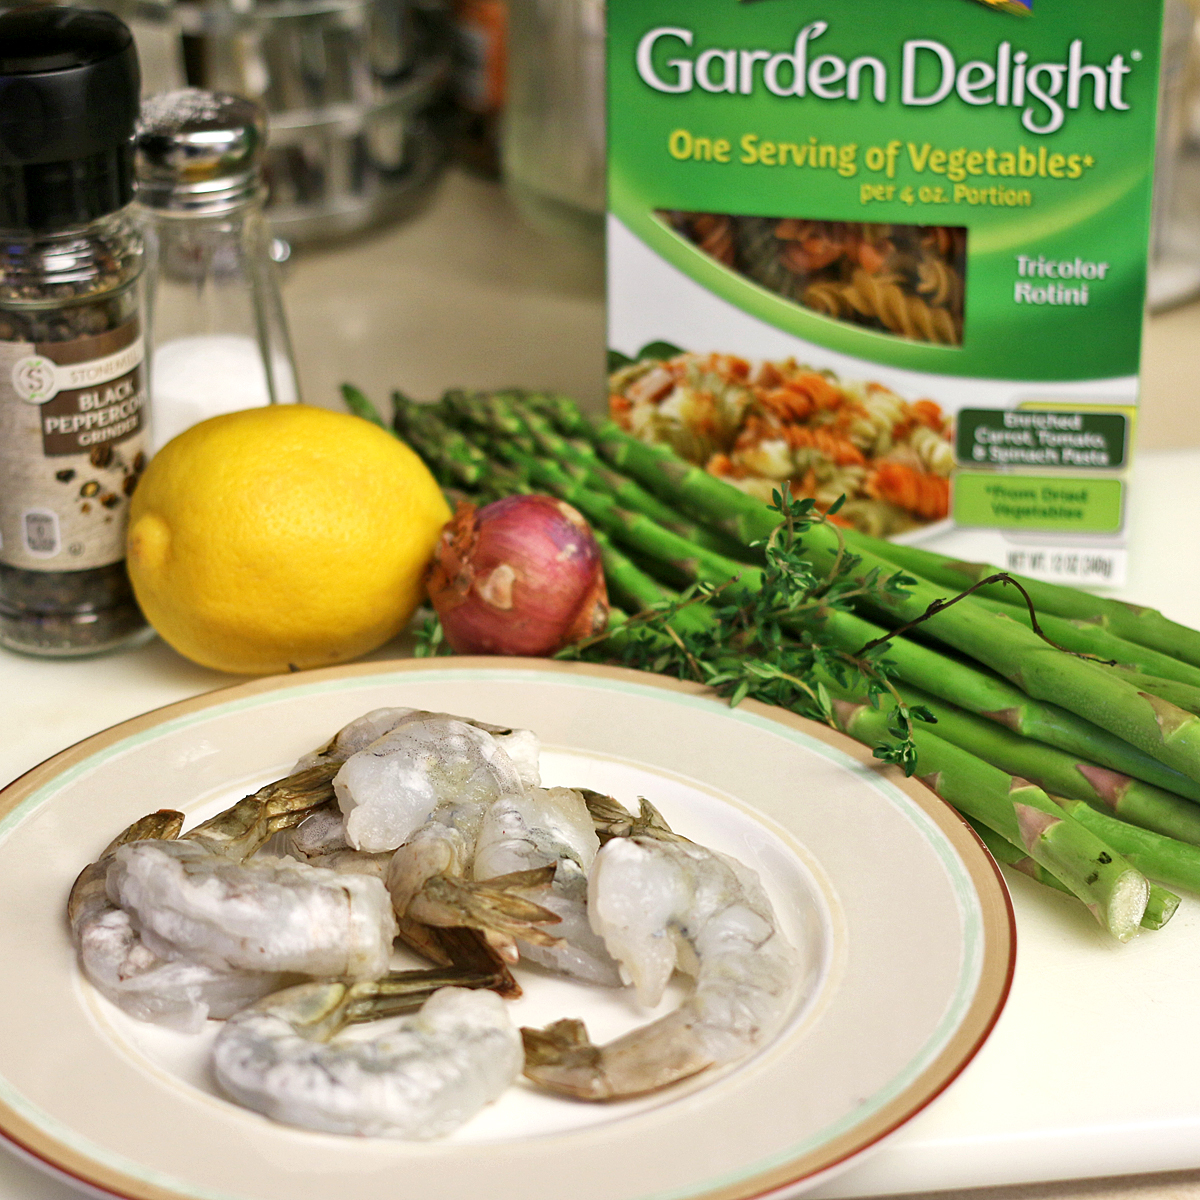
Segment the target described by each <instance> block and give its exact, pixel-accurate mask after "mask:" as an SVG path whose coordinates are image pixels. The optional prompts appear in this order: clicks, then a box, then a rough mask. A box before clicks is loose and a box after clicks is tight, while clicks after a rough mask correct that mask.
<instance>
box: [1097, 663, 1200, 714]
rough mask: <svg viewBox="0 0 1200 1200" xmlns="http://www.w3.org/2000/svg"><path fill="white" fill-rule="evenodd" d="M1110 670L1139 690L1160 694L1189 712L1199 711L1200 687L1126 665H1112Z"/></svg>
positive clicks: (1153, 694)
mask: <svg viewBox="0 0 1200 1200" xmlns="http://www.w3.org/2000/svg"><path fill="white" fill-rule="evenodd" d="M1111 670H1112V671H1113V672H1114V673H1115V674H1116V675H1118V676H1119V677H1120V678H1122V679H1124V680H1125V681H1126V682H1127V683H1132V684H1133V685H1134V687H1136V688H1137V689H1138V690H1139V691H1142V692H1149V693H1150V694H1151V695H1152V696H1160V697H1161V698H1162V699H1163V700H1169V701H1170V702H1171V703H1172V704H1174V705H1176V706H1177V707H1179V708H1185V709H1187V711H1188V712H1190V713H1200V687H1193V686H1192V685H1191V684H1190V683H1177V682H1176V681H1175V680H1174V679H1163V678H1161V677H1160V676H1158V675H1147V674H1145V673H1144V672H1142V671H1134V670H1130V669H1129V668H1127V667H1113V668H1111Z"/></svg>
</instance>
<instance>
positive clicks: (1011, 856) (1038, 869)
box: [967, 818, 1179, 929]
mask: <svg viewBox="0 0 1200 1200" xmlns="http://www.w3.org/2000/svg"><path fill="white" fill-rule="evenodd" d="M967 823H968V824H969V825H970V826H971V828H972V829H974V830H975V832H976V833H977V834H978V835H979V840H980V841H981V842H983V844H984V845H985V846H986V847H987V848H988V852H989V853H990V854H991V856H992V857H993V858H994V859H995V860H996V861H997V862H999V863H1004V864H1005V866H1009V867H1012V868H1013V870H1015V871H1020V872H1021V874H1022V875H1028V876H1029V878H1030V879H1033V880H1035V881H1036V882H1038V883H1040V884H1043V885H1044V886H1046V887H1049V888H1054V890H1055V891H1058V892H1065V893H1066V894H1067V895H1068V896H1069V895H1071V889H1070V888H1069V887H1067V885H1066V884H1065V883H1063V882H1062V881H1061V880H1059V879H1056V878H1055V877H1054V876H1053V875H1052V874H1051V873H1050V872H1049V871H1048V870H1046V868H1045V867H1042V866H1039V865H1038V864H1037V863H1036V862H1034V860H1033V859H1032V858H1030V857H1029V855H1028V854H1026V853H1025V851H1024V850H1022V849H1021V848H1020V847H1019V846H1014V845H1013V844H1012V842H1009V841H1006V840H1005V839H1004V838H1002V837H1001V836H1000V835H999V834H998V833H996V832H995V830H992V829H989V828H988V827H987V826H986V825H983V824H981V823H980V822H979V821H972V820H970V818H968V821H967ZM1178 907H1179V897H1178V896H1176V895H1175V893H1174V892H1168V891H1167V889H1166V888H1164V887H1159V886H1158V884H1156V883H1152V884H1151V885H1150V896H1149V898H1148V899H1147V901H1146V911H1145V912H1144V913H1142V921H1141V926H1142V928H1143V929H1161V928H1162V927H1163V926H1164V925H1165V924H1166V923H1167V922H1168V921H1169V920H1170V919H1171V918H1172V917H1173V916H1174V915H1175V910H1176V909H1177V908H1178Z"/></svg>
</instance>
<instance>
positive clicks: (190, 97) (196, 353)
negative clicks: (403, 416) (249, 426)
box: [137, 88, 300, 450]
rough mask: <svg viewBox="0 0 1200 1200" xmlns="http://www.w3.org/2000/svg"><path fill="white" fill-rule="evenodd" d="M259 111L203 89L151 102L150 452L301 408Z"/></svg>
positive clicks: (143, 181) (145, 170) (142, 205)
mask: <svg viewBox="0 0 1200 1200" xmlns="http://www.w3.org/2000/svg"><path fill="white" fill-rule="evenodd" d="M265 138H266V123H265V118H264V116H263V112H262V110H261V109H260V108H259V107H258V105H256V104H254V103H253V102H252V101H250V100H244V99H242V98H241V97H238V96H230V95H225V94H222V93H218V92H206V91H202V90H200V89H199V88H184V89H182V90H180V91H176V92H165V93H163V94H161V95H158V96H151V97H150V98H149V99H147V100H146V101H145V103H144V104H143V105H142V115H141V119H140V120H139V122H138V131H137V207H138V209H139V210H140V212H141V215H142V219H143V227H144V229H145V234H146V251H147V266H148V276H149V284H148V290H149V319H148V333H149V339H150V346H151V358H150V398H151V412H152V433H153V449H154V450H158V449H160V448H161V447H162V446H163V445H164V444H165V443H166V442H168V441H170V440H171V438H173V437H174V436H175V435H176V434H178V433H182V432H183V430H185V429H187V428H188V427H189V426H191V425H194V424H196V422H198V421H203V420H205V419H206V418H208V417H213V416H217V415H219V414H220V413H226V412H234V411H236V410H238V409H243V408H255V407H259V406H262V405H266V404H291V403H296V402H297V401H298V400H299V399H300V395H299V388H298V386H297V380H296V368H295V361H294V359H293V356H292V347H291V342H290V341H289V339H288V334H287V325H286V323H285V320H284V313H283V302H282V300H281V298H280V294H279V283H278V279H277V277H276V273H275V263H274V261H273V260H272V258H271V254H270V243H271V238H270V234H269V232H268V229H267V224H266V220H265V218H264V217H263V199H264V194H265V188H264V185H263V181H262V171H261V166H260V162H261V157H262V148H263V144H264V141H265Z"/></svg>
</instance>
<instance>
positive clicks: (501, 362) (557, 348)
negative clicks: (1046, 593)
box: [0, 174, 1200, 1200]
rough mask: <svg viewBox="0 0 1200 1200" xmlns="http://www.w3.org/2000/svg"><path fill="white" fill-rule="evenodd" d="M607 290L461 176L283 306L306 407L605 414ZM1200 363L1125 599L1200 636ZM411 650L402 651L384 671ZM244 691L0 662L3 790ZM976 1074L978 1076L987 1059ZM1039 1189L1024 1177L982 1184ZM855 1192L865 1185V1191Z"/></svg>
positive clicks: (1163, 376) (1166, 372)
mask: <svg viewBox="0 0 1200 1200" xmlns="http://www.w3.org/2000/svg"><path fill="white" fill-rule="evenodd" d="M602 282H603V281H602V272H601V268H600V264H599V262H598V260H597V258H596V256H595V255H594V254H590V253H588V252H586V251H584V250H582V249H580V248H578V247H575V246H571V245H565V244H563V243H561V242H557V241H553V240H551V239H550V238H548V237H543V236H542V235H540V234H538V233H536V232H533V231H531V230H529V229H528V228H527V227H525V226H524V225H523V224H522V222H521V221H520V219H519V218H518V216H517V215H516V214H515V213H514V212H513V210H512V209H511V207H510V206H509V205H508V204H507V202H506V201H505V199H504V197H503V195H502V193H501V192H500V191H499V189H497V188H496V187H495V185H492V184H488V183H485V182H483V181H480V180H476V179H473V178H469V177H466V176H463V175H457V174H454V175H451V176H450V177H449V178H448V179H447V180H446V181H445V183H444V184H443V186H442V188H441V190H440V193H439V195H438V196H437V197H436V199H435V201H434V202H433V203H432V204H431V205H429V206H428V208H427V209H426V210H425V211H424V212H422V213H421V214H419V215H418V216H416V217H415V218H413V219H412V220H410V221H409V222H408V223H406V224H404V225H401V226H398V227H396V228H394V229H392V230H388V231H385V232H383V233H380V234H376V235H374V236H371V237H366V238H363V239H360V240H359V241H357V242H355V243H353V244H350V245H345V246H341V247H337V248H333V249H328V250H310V251H307V252H305V253H303V254H298V255H296V256H295V258H294V259H293V261H292V262H291V263H290V264H289V267H288V270H287V277H286V281H285V289H284V295H285V303H286V305H287V307H288V312H289V317H290V321H291V326H292V333H293V338H294V340H295V343H296V349H297V357H298V361H299V366H300V371H301V377H302V381H303V387H304V392H305V399H306V400H307V401H309V402H310V403H315V404H322V405H325V406H327V407H340V402H339V399H338V396H337V392H336V388H337V385H338V384H339V383H340V382H342V381H343V380H351V381H353V382H355V383H356V384H358V385H359V386H360V387H362V388H363V389H364V390H365V391H366V392H367V393H368V394H369V395H371V396H372V397H373V398H375V399H376V400H377V401H381V402H382V401H384V400H385V399H386V395H387V392H388V391H389V390H390V389H391V388H393V387H399V388H401V389H402V390H404V391H406V392H408V393H410V394H412V395H414V396H417V397H430V396H434V395H436V394H438V393H439V392H440V391H441V390H442V389H443V388H445V387H447V386H450V385H452V384H461V385H464V386H467V387H496V386H504V385H507V384H513V383H520V384H522V385H525V386H536V387H546V388H556V389H561V390H564V391H567V392H570V393H572V394H574V395H576V396H578V397H580V398H581V399H582V400H584V401H585V403H588V404H589V406H592V407H598V406H599V405H600V404H601V402H602V398H603V297H602ZM1197 366H1200V303H1197V304H1191V305H1188V306H1185V307H1182V308H1179V309H1176V310H1173V311H1171V312H1169V313H1166V314H1163V315H1160V316H1157V317H1155V318H1153V319H1152V320H1151V322H1150V323H1149V328H1148V331H1147V339H1146V369H1145V389H1144V398H1143V411H1142V417H1141V425H1140V430H1139V443H1140V445H1139V451H1138V454H1139V457H1138V458H1137V459H1136V460H1135V477H1134V484H1133V497H1134V499H1133V507H1132V510H1131V518H1130V519H1131V523H1132V527H1133V533H1132V543H1133V553H1132V554H1131V570H1130V580H1129V583H1128V585H1127V586H1126V587H1125V588H1123V589H1121V591H1120V593H1119V594H1120V595H1123V596H1125V597H1127V598H1130V599H1137V600H1140V601H1143V602H1146V603H1151V604H1154V605H1155V606H1156V607H1160V608H1162V609H1163V610H1164V611H1165V612H1166V613H1167V614H1168V615H1169V616H1172V617H1174V618H1175V619H1177V620H1181V621H1184V622H1186V623H1188V624H1191V625H1200V555H1194V554H1181V553H1180V550H1179V539H1178V531H1179V529H1180V527H1181V525H1182V522H1181V521H1180V520H1179V519H1178V515H1177V514H1179V513H1180V512H1181V510H1182V509H1183V508H1186V509H1187V510H1188V511H1189V512H1194V511H1195V510H1196V508H1197V506H1198V505H1200V414H1197V413H1196V412H1195V410H1194V401H1193V391H1194V384H1193V382H1192V380H1193V376H1194V374H1195V373H1196V368H1197ZM405 650H406V647H405V644H404V643H403V642H397V643H394V644H393V645H391V646H388V647H384V648H383V649H382V650H380V651H378V652H377V653H376V654H375V655H374V656H372V657H375V658H379V659H386V658H389V657H396V656H398V655H402V654H404V653H405ZM232 682H236V680H233V679H231V677H229V676H225V675H222V674H219V673H217V672H214V671H209V670H206V669H204V668H201V667H198V666H195V665H193V664H191V663H188V662H186V661H185V660H183V659H181V658H180V657H179V656H177V655H176V654H175V653H174V652H173V651H171V650H170V649H168V648H167V647H166V646H165V645H164V644H163V643H161V642H159V641H157V640H155V641H151V642H149V643H147V644H145V645H143V646H141V647H139V648H137V649H135V650H132V651H129V652H127V653H124V654H120V655H112V656H108V657H105V658H99V659H93V660H76V661H59V662H55V661H38V660H33V659H27V658H22V657H19V656H16V655H12V654H7V653H5V652H3V651H0V685H2V686H0V722H2V727H3V728H4V729H5V731H6V733H5V737H4V738H3V739H0V783H4V782H7V781H8V780H10V779H12V778H15V777H16V776H17V775H19V774H20V773H22V772H23V771H25V770H27V769H29V768H30V767H32V766H34V765H36V764H37V763H38V762H40V761H42V760H43V759H45V758H47V757H49V756H50V755H52V754H54V753H56V752H57V751H59V750H61V749H63V748H64V747H65V746H67V745H69V744H71V743H73V742H75V741H77V740H79V739H81V738H83V737H86V736H88V735H90V734H91V733H94V732H97V731H99V730H101V729H103V728H106V727H107V726H109V725H112V724H114V723H116V722H118V721H121V720H124V719H126V718H128V717H131V716H135V715H137V714H139V713H141V712H144V711H146V710H148V709H151V708H154V707H157V706H159V705H162V704H166V703H170V702H172V701H175V700H178V699H182V698H184V697H186V696H191V695H195V694H198V693H200V692H204V691H208V690H211V689H212V688H217V687H222V686H227V685H229V684H230V683H232ZM1188 903H1190V904H1195V903H1196V902H1195V901H1189V902H1188ZM1170 932H1171V931H1170V928H1168V930H1166V931H1164V933H1163V935H1162V936H1163V937H1169V936H1170ZM1180 952H1181V953H1188V947H1187V946H1180ZM1019 962H1020V960H1018V964H1019ZM1019 969H1020V968H1019V965H1018V970H1019ZM986 1053H987V1051H986V1049H985V1051H984V1054H985V1055H986ZM978 1065H979V1066H980V1069H981V1070H982V1069H983V1055H981V1058H980V1060H979V1063H978ZM971 1070H972V1069H971V1068H969V1069H968V1072H967V1073H966V1074H965V1075H964V1077H963V1079H962V1080H961V1081H960V1082H959V1084H956V1085H954V1086H952V1087H951V1088H950V1089H949V1090H948V1091H947V1093H946V1094H945V1095H944V1096H943V1097H941V1098H940V1099H939V1100H938V1101H937V1102H936V1103H935V1104H934V1105H933V1106H931V1108H930V1109H929V1110H927V1111H926V1113H924V1114H921V1115H920V1116H919V1117H918V1118H916V1120H915V1121H914V1122H913V1123H912V1124H911V1125H910V1126H908V1127H907V1128H906V1129H904V1130H902V1131H901V1132H900V1133H899V1134H898V1135H897V1139H896V1141H895V1143H893V1144H894V1145H896V1146H899V1147H902V1148H903V1149H904V1150H906V1151H914V1152H916V1151H920V1152H926V1151H928V1152H931V1153H932V1152H936V1149H937V1145H938V1144H939V1142H938V1139H939V1138H942V1139H944V1138H946V1137H947V1136H948V1134H947V1130H950V1131H953V1129H954V1122H955V1116H956V1113H958V1112H959V1111H969V1110H970V1107H971V1105H974V1106H975V1107H976V1108H978V1105H979V1103H980V1099H979V1096H978V1094H977V1092H976V1091H972V1090H971V1088H972V1076H971ZM956 1105H957V1106H959V1107H958V1108H956ZM889 1152H890V1149H889V1146H888V1145H885V1147H884V1148H883V1149H882V1150H881V1151H880V1152H879V1154H878V1156H876V1157H874V1158H868V1159H867V1160H866V1162H865V1163H864V1165H863V1166H861V1167H856V1168H854V1169H853V1170H852V1171H851V1172H849V1173H847V1174H846V1175H845V1176H844V1177H842V1178H841V1179H838V1180H835V1181H833V1183H832V1184H827V1185H826V1187H825V1189H823V1190H822V1192H821V1193H819V1194H821V1195H828V1196H831V1197H832V1196H835V1195H836V1196H839V1197H849V1196H854V1195H858V1194H871V1195H875V1194H878V1193H879V1192H880V1191H886V1190H889V1189H888V1183H887V1176H886V1170H887V1166H888V1163H889V1161H890V1160H889V1159H888V1154H889ZM895 1161H896V1162H898V1163H899V1162H900V1158H897V1159H895ZM1193 1162H1194V1164H1196V1165H1197V1169H1195V1170H1188V1171H1183V1172H1176V1173H1172V1174H1150V1175H1129V1176H1122V1177H1120V1178H1105V1179H1096V1180H1082V1181H1080V1180H1078V1179H1074V1180H1066V1181H1062V1180H1060V1181H1055V1182H1022V1183H1021V1184H1020V1185H1019V1186H1004V1187H992V1188H983V1189H979V1188H975V1189H971V1190H964V1188H965V1185H966V1183H967V1182H968V1181H964V1180H952V1181H949V1182H947V1183H946V1184H945V1185H940V1186H946V1187H952V1188H953V1191H952V1192H951V1193H946V1192H942V1193H940V1194H941V1195H947V1194H952V1195H954V1196H956V1197H963V1198H964V1200H967V1198H969V1200H1200V1142H1197V1144H1196V1149H1195V1156H1194V1160H1193ZM1139 1165H1140V1164H1139ZM1181 1165H1186V1166H1191V1165H1193V1163H1192V1162H1182V1161H1172V1162H1161V1161H1159V1162H1156V1161H1154V1160H1152V1159H1148V1160H1147V1162H1146V1163H1145V1164H1144V1166H1145V1169H1146V1170H1152V1169H1153V1168H1154V1167H1155V1166H1159V1167H1174V1166H1181ZM881 1173H882V1174H881ZM1075 1173H1076V1174H1086V1173H1087V1171H1086V1169H1082V1170H1079V1171H1077V1172H1075ZM907 1178H908V1177H907V1175H906V1173H905V1171H904V1170H902V1169H899V1168H898V1169H897V1174H896V1177H895V1184H894V1187H895V1188H897V1189H899V1190H905V1189H906V1188H907V1187H909V1186H910V1185H909V1184H908V1182H907ZM1036 1178H1037V1176H1036V1174H1029V1173H1026V1174H1024V1175H1022V1174H1020V1173H1019V1171H1018V1173H1013V1174H1008V1175H1007V1176H1005V1175H1003V1174H1000V1175H994V1176H991V1177H988V1178H983V1177H980V1178H978V1179H976V1180H971V1181H969V1182H979V1183H984V1182H987V1183H994V1182H1000V1181H1003V1180H1005V1179H1007V1180H1015V1179H1023V1180H1026V1181H1029V1180H1034V1179H1036ZM881 1179H882V1182H881ZM856 1180H861V1181H862V1182H861V1187H859V1188H858V1190H856ZM79 1194H80V1192H79V1191H78V1190H76V1189H75V1188H74V1187H72V1186H70V1185H68V1184H67V1183H66V1182H64V1181H62V1180H60V1179H59V1178H51V1177H49V1176H47V1175H45V1174H44V1173H43V1172H42V1171H40V1170H38V1169H37V1168H35V1167H34V1166H32V1165H30V1164H28V1163H27V1162H25V1161H22V1160H21V1159H19V1158H17V1157H16V1156H14V1155H12V1154H9V1153H5V1152H0V1200H18V1198H19V1200H69V1198H71V1197H76V1196H78V1195H79ZM913 1194H918V1193H913ZM919 1195H931V1193H919Z"/></svg>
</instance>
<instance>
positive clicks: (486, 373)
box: [0, 0, 1200, 448]
mask: <svg viewBox="0 0 1200 1200" xmlns="http://www.w3.org/2000/svg"><path fill="white" fill-rule="evenodd" d="M91 6H96V5H91ZM99 6H101V7H107V8H109V9H110V10H111V11H113V12H115V13H117V14H118V15H119V16H121V17H122V18H123V19H124V20H125V21H126V22H127V23H128V24H129V25H130V26H131V27H132V28H133V30H134V34H135V37H136V39H137V42H138V47H139V53H140V57H141V61H142V68H143V78H144V91H145V92H146V93H147V94H150V93H154V92H161V91H166V90H170V89H174V88H179V87H182V86H185V85H192V86H196V87H203V88H207V89H213V90H220V91H226V92H233V93H236V94H238V95H242V96H246V97H249V98H251V99H254V100H256V101H258V102H259V103H260V104H261V105H262V106H263V107H264V108H265V110H266V112H267V116H268V125H269V135H268V142H267V149H266V154H265V161H264V168H265V174H266V178H267V182H268V186H269V189H270V191H269V202H268V206H267V215H268V218H269V221H270V226H271V230H272V233H273V235H274V240H273V243H272V255H273V257H274V258H275V259H276V261H277V262H278V263H280V264H281V267H282V280H283V295H284V303H285V306H286V309H287V314H288V320H289V323H290V326H291V331H292V341H293V344H294V347H295V354H296V360H297V367H298V370H299V375H300V380H301V387H302V392H303V395H304V398H305V400H306V401H307V402H308V403H311V404H319V405H324V406H326V407H340V399H339V397H338V393H337V387H338V385H339V384H341V383H342V382H344V381H352V382H355V383H356V384H358V386H360V387H361V388H362V389H363V390H364V391H366V392H367V393H368V395H370V396H372V397H373V398H375V399H376V400H377V401H382V400H385V399H386V396H387V393H388V392H389V391H390V390H391V389H392V388H399V389H401V390H403V391H404V392H406V393H407V394H409V395H412V396H414V397H418V398H426V397H433V396H435V395H437V394H439V393H440V392H441V391H442V390H443V389H444V388H446V387H448V386H451V385H461V386H464V387H472V388H473V387H479V388H490V387H503V386H507V385H512V384H520V385H522V386H526V387H539V388H555V389H561V390H564V391H567V392H569V393H571V394H573V395H574V396H576V397H577V398H579V399H581V400H582V401H584V403H585V404H587V405H589V406H591V407H599V406H600V405H601V404H602V403H603V398H604V393H605V386H604V313H603V215H604V79H603V54H604V5H603V0H104V3H103V4H102V5H99ZM0 7H3V6H2V5H0ZM1198 14H1200V0H1168V3H1167V18H1166V25H1165V30H1164V47H1163V48H1164V70H1163V84H1162V89H1163V93H1162V101H1163V106H1162V114H1163V115H1162V119H1161V121H1160V131H1159V154H1158V167H1157V177H1156V194H1155V206H1154V228H1153V238H1152V253H1151V269H1150V280H1149V295H1148V301H1149V307H1150V312H1151V318H1150V320H1149V321H1148V323H1147V332H1146V346H1145V353H1144V356H1143V381H1144V382H1143V398H1142V412H1141V416H1140V429H1139V444H1140V446H1141V447H1142V448H1167V447H1177V446H1195V445H1200V420H1198V419H1196V417H1195V416H1194V415H1193V406H1194V401H1193V394H1194V391H1195V386H1196V385H1195V379H1196V377H1197V375H1198V374H1200V34H1198V32H1197V16H1198Z"/></svg>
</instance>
